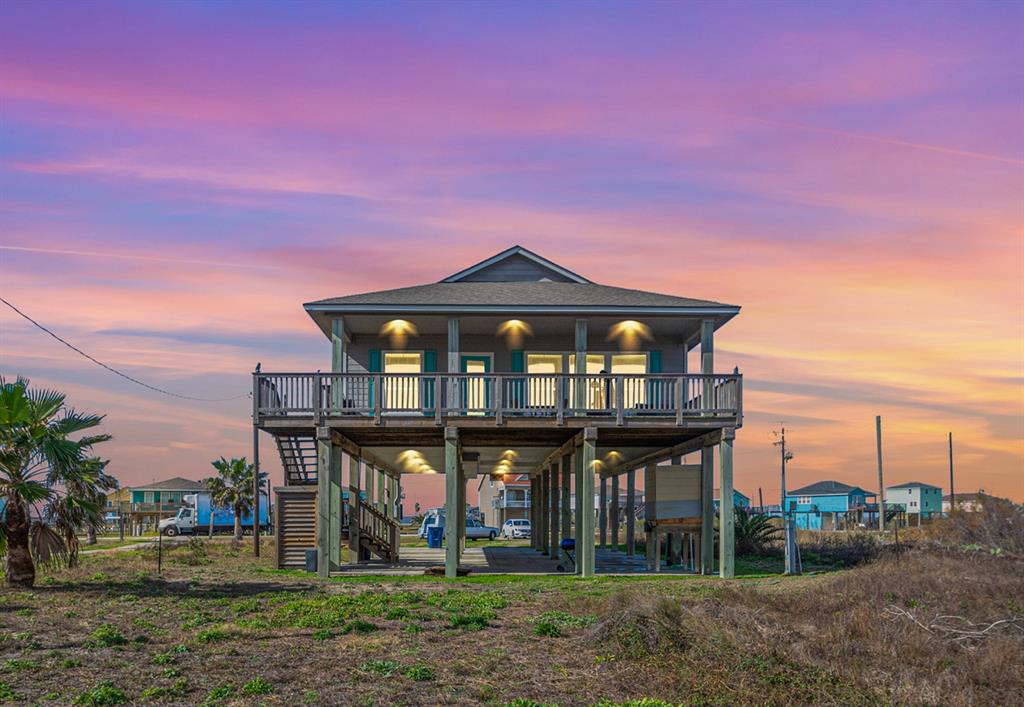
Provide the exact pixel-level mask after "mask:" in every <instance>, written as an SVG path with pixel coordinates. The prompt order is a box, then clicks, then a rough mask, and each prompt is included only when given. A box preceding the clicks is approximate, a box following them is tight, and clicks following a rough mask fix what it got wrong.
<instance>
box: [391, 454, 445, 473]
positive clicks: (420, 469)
mask: <svg viewBox="0 0 1024 707" xmlns="http://www.w3.org/2000/svg"><path fill="white" fill-rule="evenodd" d="M395 463H396V464H398V466H400V467H401V469H402V472H403V473H406V474H436V473H437V471H436V470H435V469H434V467H432V466H430V463H429V462H427V458H426V457H424V456H423V452H421V451H419V450H418V449H406V450H405V451H403V452H400V453H399V455H398V456H397V457H396V458H395Z"/></svg>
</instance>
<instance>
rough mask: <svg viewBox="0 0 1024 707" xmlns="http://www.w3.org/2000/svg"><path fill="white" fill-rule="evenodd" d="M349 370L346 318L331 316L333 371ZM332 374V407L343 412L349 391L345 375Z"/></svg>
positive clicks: (344, 371) (335, 410)
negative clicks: (346, 388)
mask: <svg viewBox="0 0 1024 707" xmlns="http://www.w3.org/2000/svg"><path fill="white" fill-rule="evenodd" d="M347 372H348V341H347V338H346V335H345V318H344V317H331V373H347ZM340 378H341V381H340V385H339V377H336V376H331V407H332V408H333V409H334V412H335V414H338V413H340V412H341V408H342V406H343V405H344V400H345V395H346V393H347V391H346V390H345V387H346V385H347V381H345V377H344V376H340Z"/></svg>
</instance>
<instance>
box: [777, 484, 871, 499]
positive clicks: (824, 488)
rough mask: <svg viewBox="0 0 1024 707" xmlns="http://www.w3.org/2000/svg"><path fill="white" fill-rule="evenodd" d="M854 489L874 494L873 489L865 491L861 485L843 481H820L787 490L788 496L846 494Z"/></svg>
mask: <svg viewBox="0 0 1024 707" xmlns="http://www.w3.org/2000/svg"><path fill="white" fill-rule="evenodd" d="M852 491H863V492H864V493H865V494H866V495H868V496H874V495H875V494H874V492H872V491H864V489H862V488H861V487H860V486H850V485H849V484H844V483H843V482H842V481H818V482H815V483H813V484H811V485H810V486H804V487H803V488H799V489H793V490H792V491H787V492H786V495H787V496H846V495H849V494H850V493H851V492H852Z"/></svg>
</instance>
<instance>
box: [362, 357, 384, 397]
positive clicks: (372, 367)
mask: <svg viewBox="0 0 1024 707" xmlns="http://www.w3.org/2000/svg"><path fill="white" fill-rule="evenodd" d="M381 361H382V359H381V353H380V349H370V361H369V366H368V370H369V371H370V373H380V369H381V368H382V367H383V364H382V362H381ZM366 389H367V391H368V393H369V396H370V397H369V400H367V401H366V405H367V407H369V408H371V409H372V408H373V400H374V398H373V379H372V378H371V379H370V381H369V384H368V385H367V387H366Z"/></svg>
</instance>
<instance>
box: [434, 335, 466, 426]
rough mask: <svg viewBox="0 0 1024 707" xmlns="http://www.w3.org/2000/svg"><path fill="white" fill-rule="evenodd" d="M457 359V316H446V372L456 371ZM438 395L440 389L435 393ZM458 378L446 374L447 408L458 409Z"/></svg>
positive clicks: (457, 369)
mask: <svg viewBox="0 0 1024 707" xmlns="http://www.w3.org/2000/svg"><path fill="white" fill-rule="evenodd" d="M461 367H462V366H461V362H460V361H459V318H458V317H448V373H449V374H452V373H458V372H459V369H460V368H461ZM436 395H440V391H439V392H438V393H436ZM459 404H460V403H459V380H458V377H457V376H454V375H449V376H448V409H449V410H458V406H459Z"/></svg>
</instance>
